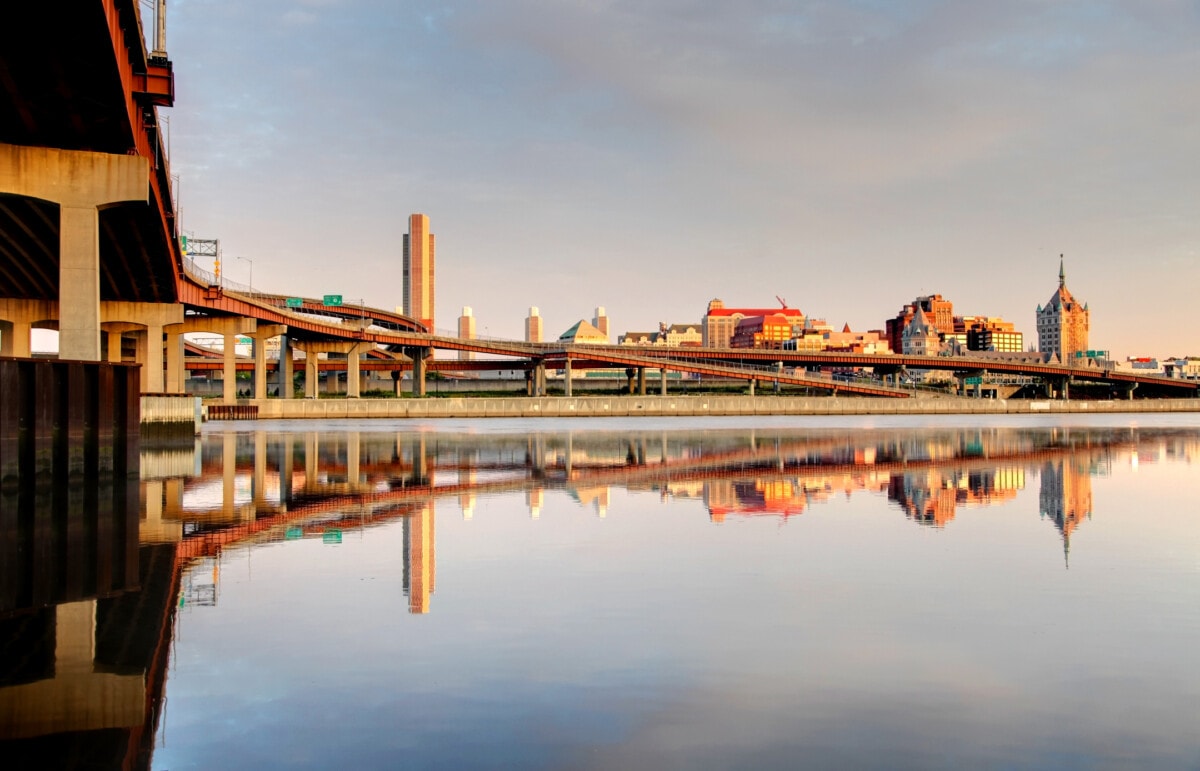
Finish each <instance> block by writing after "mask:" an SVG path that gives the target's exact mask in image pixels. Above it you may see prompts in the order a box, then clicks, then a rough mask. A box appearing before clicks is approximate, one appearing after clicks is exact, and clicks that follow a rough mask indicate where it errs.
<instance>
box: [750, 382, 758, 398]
mask: <svg viewBox="0 0 1200 771" xmlns="http://www.w3.org/2000/svg"><path fill="white" fill-rule="evenodd" d="M757 382H758V381H756V380H755V379H754V378H750V395H751V396H754V386H755V384H756V383H757Z"/></svg>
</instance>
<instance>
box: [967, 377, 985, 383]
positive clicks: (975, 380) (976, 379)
mask: <svg viewBox="0 0 1200 771" xmlns="http://www.w3.org/2000/svg"><path fill="white" fill-rule="evenodd" d="M963 382H965V383H966V384H967V385H983V378H982V377H969V378H966V380H965V381H963Z"/></svg>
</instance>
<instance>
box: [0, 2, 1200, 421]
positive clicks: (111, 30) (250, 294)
mask: <svg viewBox="0 0 1200 771" xmlns="http://www.w3.org/2000/svg"><path fill="white" fill-rule="evenodd" d="M78 5H79V7H78V8H73V9H72V11H71V12H70V13H64V12H62V11H61V10H60V9H59V8H58V7H57V6H54V5H52V4H45V3H34V4H20V5H19V6H14V7H13V8H10V9H7V10H4V11H0V282H2V283H0V356H12V357H19V358H26V357H30V356H31V354H32V351H31V345H30V335H31V331H32V330H33V329H56V330H58V333H59V356H60V358H63V359H71V360H79V361H85V362H86V361H103V360H107V361H110V362H118V361H133V362H137V363H139V364H140V365H141V368H140V372H141V374H140V387H141V391H142V392H143V393H167V394H181V393H184V391H185V386H186V373H187V372H188V371H189V369H190V370H191V371H200V370H206V369H212V368H215V367H216V365H215V364H214V363H213V361H212V357H208V356H199V357H188V356H187V355H186V353H187V347H186V340H185V337H184V336H185V335H187V334H189V333H209V334H216V335H220V336H221V337H222V338H223V343H224V344H223V351H222V356H221V361H220V370H221V372H222V377H223V399H224V401H225V402H227V403H230V402H233V401H235V400H236V399H237V396H238V394H237V377H236V376H237V371H238V369H239V368H245V369H249V370H251V371H253V372H254V374H255V376H254V385H253V396H254V398H256V399H263V398H266V395H267V393H266V382H267V377H266V375H267V372H268V369H269V366H268V362H267V360H266V356H265V350H266V341H267V340H270V339H274V338H278V339H279V341H280V344H279V348H280V351H281V354H280V356H279V359H278V360H277V361H276V362H273V363H272V364H271V365H270V368H271V369H273V371H275V372H276V373H277V378H278V379H279V382H281V383H291V382H292V379H293V368H294V367H296V366H301V362H302V366H303V367H304V370H305V376H304V381H305V395H306V396H308V397H316V396H317V393H316V384H317V380H318V377H319V372H320V371H322V370H328V369H338V368H341V369H342V370H344V371H345V373H346V380H347V395H348V396H350V397H356V396H359V395H360V392H361V389H360V372H361V371H362V370H364V369H376V370H388V371H391V372H392V373H394V375H395V377H396V380H395V382H396V387H397V389H398V388H399V387H400V382H401V381H400V378H399V375H400V373H401V372H411V377H410V380H409V382H411V383H412V393H413V395H415V396H424V395H425V394H426V385H425V382H426V375H427V373H428V372H429V371H431V370H432V371H457V372H466V371H480V370H487V369H493V370H513V369H519V370H524V371H525V372H526V373H528V381H529V393H530V394H531V395H545V393H546V378H547V375H546V373H547V371H548V370H552V371H554V370H556V371H561V372H562V373H563V381H562V382H563V386H564V389H565V392H566V394H567V395H571V388H572V375H573V373H574V372H576V371H580V370H585V369H595V368H615V369H624V370H626V372H627V373H628V377H629V379H630V382H631V390H632V382H633V380H634V378H635V377H636V380H637V388H638V391H639V392H640V393H645V389H646V382H645V377H646V373H647V371H658V372H660V376H661V382H660V388H661V389H664V390H665V389H666V388H667V385H668V380H667V377H666V374H667V373H668V372H675V373H687V374H692V375H699V376H705V377H720V378H730V379H735V380H742V381H746V382H747V383H748V384H749V387H750V389H753V388H754V385H755V383H758V382H770V383H778V384H780V385H788V386H797V387H803V388H810V389H815V390H821V391H826V392H832V393H839V394H859V395H871V396H887V397H896V398H907V397H909V396H911V395H912V391H911V390H909V389H904V388H900V387H898V386H899V384H898V382H897V381H898V377H897V376H898V374H899V373H901V372H903V371H905V370H914V369H916V370H945V371H950V372H953V373H955V376H956V377H957V378H959V380H960V382H962V381H965V379H966V378H974V377H983V376H990V375H1018V376H1023V377H1034V378H1038V379H1040V380H1042V381H1044V382H1046V383H1047V384H1048V389H1053V390H1054V391H1055V393H1057V394H1058V395H1060V396H1062V397H1064V398H1065V397H1066V396H1068V384H1069V383H1070V382H1071V381H1090V382H1097V383H1107V384H1110V385H1112V386H1113V387H1115V388H1118V389H1123V390H1124V393H1125V394H1127V395H1128V396H1130V397H1132V396H1133V395H1134V391H1133V389H1134V388H1138V389H1139V390H1138V391H1137V395H1139V396H1141V395H1160V394H1170V395H1176V396H1188V395H1194V394H1196V393H1197V390H1198V385H1200V384H1197V383H1195V382H1188V381H1183V380H1177V379H1171V378H1165V377H1160V376H1153V375H1139V374H1134V373H1130V372H1117V371H1114V370H1112V369H1106V368H1104V367H1096V366H1080V367H1073V366H1069V364H1070V363H1068V364H1066V365H1064V364H1053V363H1044V362H1040V361H1036V362H1035V361H1031V362H1019V361H1002V360H990V359H988V360H981V359H974V358H968V357H912V356H899V355H885V356H872V355H856V354H835V353H807V352H796V351H762V350H746V349H709V348H704V349H701V348H658V347H647V348H633V347H625V346H593V345H561V344H554V343H551V344H530V343H523V342H517V341H498V340H478V339H461V338H456V337H449V336H440V335H437V334H433V330H430V329H426V328H425V327H424V326H423V325H422V324H420V323H419V322H418V321H417V320H415V319H412V318H409V317H406V316H404V315H402V314H397V313H393V312H391V311H386V310H382V309H378V308H370V307H366V306H365V305H361V304H360V305H358V306H347V307H328V306H325V305H324V304H323V303H322V302H321V301H319V300H317V299H316V298H300V302H299V303H298V304H295V303H289V298H288V297H287V296H286V295H281V294H263V293H258V292H254V291H252V290H251V289H250V288H249V287H245V288H242V287H237V286H235V285H232V284H230V283H229V282H227V281H222V280H220V279H218V278H217V277H215V276H212V275H209V274H207V273H205V272H204V271H203V270H200V269H198V268H197V267H196V266H195V265H194V263H193V262H192V261H191V260H189V259H188V257H187V255H185V254H184V253H183V249H182V247H181V243H180V238H179V237H180V235H181V234H180V231H179V222H178V216H177V214H178V212H177V207H176V203H175V200H174V198H173V195H172V189H171V173H170V165H169V158H168V157H167V154H166V152H165V145H164V142H163V137H162V131H161V124H160V119H159V115H158V110H159V108H162V107H169V106H171V105H173V104H174V100H175V84H174V74H173V67H172V63H171V61H170V59H169V58H168V57H167V54H166V50H165V49H166V41H165V33H164V28H165V25H164V24H162V23H161V18H160V19H159V20H158V21H159V22H160V23H159V24H157V25H156V29H157V35H156V36H155V40H154V45H153V47H152V48H149V47H148V46H147V43H146V29H145V25H144V24H143V19H142V14H141V8H142V6H141V4H140V3H139V2H138V0H88V1H87V2H81V3H79V4H78ZM31 30H36V31H38V32H39V33H40V32H41V31H45V30H53V32H54V36H55V41H54V45H47V44H46V43H45V37H44V36H43V35H42V34H31ZM148 48H149V50H148ZM241 336H247V337H250V338H251V339H253V341H254V346H253V349H254V355H253V357H252V359H251V360H249V361H239V360H238V357H237V355H236V342H237V339H238V338H239V337H241ZM296 351H299V352H301V353H300V355H299V356H297V354H296V353H295V352H296ZM435 351H445V352H452V353H453V352H468V353H473V354H479V355H481V356H485V357H487V358H481V359H476V360H474V361H467V360H461V361H457V362H453V363H449V362H448V360H444V359H437V358H436V357H435V355H434V352H435ZM322 357H324V358H322ZM364 357H366V358H365V359H364ZM820 368H834V369H850V368H865V369H869V370H871V371H873V372H874V373H875V374H876V375H877V376H879V377H876V378H873V379H853V380H844V379H835V378H832V377H829V376H822V375H818V374H813V373H812V372H811V371H810V370H813V369H820ZM889 380H890V382H889ZM279 391H280V393H279V395H280V396H282V397H284V398H289V397H291V396H292V389H291V388H281V389H279Z"/></svg>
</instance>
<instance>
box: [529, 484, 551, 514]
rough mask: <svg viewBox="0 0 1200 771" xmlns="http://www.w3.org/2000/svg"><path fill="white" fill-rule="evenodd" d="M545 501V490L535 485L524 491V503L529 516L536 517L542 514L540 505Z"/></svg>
mask: <svg viewBox="0 0 1200 771" xmlns="http://www.w3.org/2000/svg"><path fill="white" fill-rule="evenodd" d="M545 501H546V491H545V490H543V489H542V488H540V487H535V488H532V489H530V490H526V491H525V503H526V504H527V505H528V506H529V518H530V519H538V518H539V517H541V516H542V506H543V505H544V504H545Z"/></svg>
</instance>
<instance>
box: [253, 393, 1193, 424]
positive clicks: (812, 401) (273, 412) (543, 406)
mask: <svg viewBox="0 0 1200 771" xmlns="http://www.w3.org/2000/svg"><path fill="white" fill-rule="evenodd" d="M238 404H240V405H245V406H247V407H257V410H255V411H256V412H257V416H258V418H260V419H276V418H284V419H292V418H294V419H303V420H312V419H321V418H537V417H555V418H559V417H603V416H609V417H631V416H646V417H663V416H671V415H679V416H695V415H938V414H946V415H952V414H963V415H1004V414H1048V413H1100V414H1104V413H1124V412H1200V399H1136V400H1132V401H1124V400H1122V401H1035V400H1015V399H1014V400H998V399H955V398H921V399H872V398H861V399H860V398H844V397H789V396H743V395H737V396H729V395H713V396H705V395H697V396H574V397H566V396H549V397H541V398H529V397H512V398H504V397H501V398H448V399H258V400H242V401H239V402H238ZM247 412H251V411H249V410H248V411H247Z"/></svg>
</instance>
